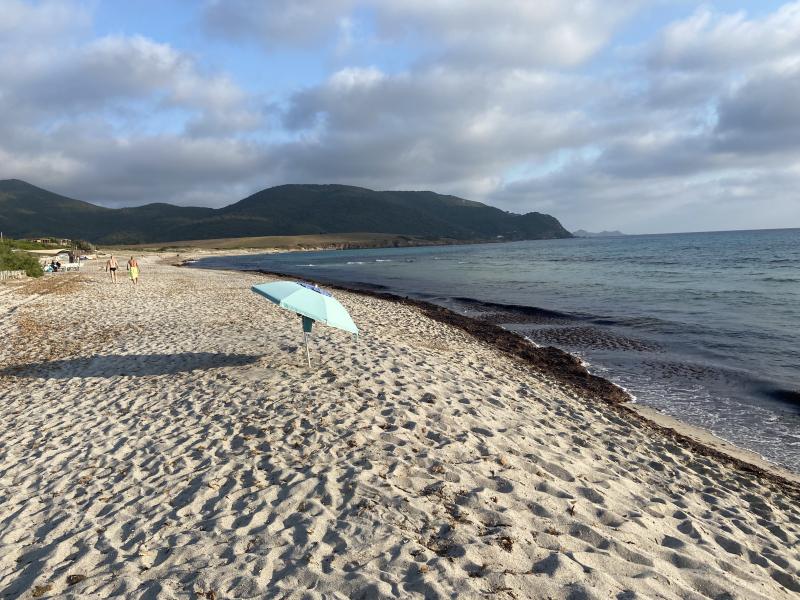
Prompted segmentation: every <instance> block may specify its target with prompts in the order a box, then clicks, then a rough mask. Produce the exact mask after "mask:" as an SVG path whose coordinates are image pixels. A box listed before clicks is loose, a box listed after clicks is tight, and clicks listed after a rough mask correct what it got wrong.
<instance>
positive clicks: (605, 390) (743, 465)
mask: <svg viewBox="0 0 800 600" xmlns="http://www.w3.org/2000/svg"><path fill="white" fill-rule="evenodd" d="M183 262H185V261H182V262H181V263H178V266H188V265H185V264H183ZM197 268H202V267H197ZM209 270H225V271H234V272H239V273H259V274H262V275H267V276H272V277H283V278H287V277H288V278H293V279H295V278H298V276H297V275H292V274H290V273H281V272H277V271H266V270H263V269H220V268H217V269H209ZM321 283H322V284H323V285H325V286H326V287H329V288H332V289H336V290H341V291H345V292H349V293H354V294H359V295H363V296H368V297H373V298H378V299H381V300H386V301H388V302H393V303H398V304H402V305H406V306H413V307H415V308H417V309H419V310H420V311H421V312H422V314H423V315H425V316H426V317H428V318H431V319H433V320H435V321H438V322H441V323H445V324H448V325H451V326H453V327H456V328H458V329H461V330H462V331H465V332H466V333H468V334H469V335H471V336H472V337H474V338H475V339H477V340H479V341H481V342H484V343H486V344H489V345H490V346H492V347H494V348H496V349H497V350H499V351H500V352H502V353H504V354H506V355H510V356H513V357H514V358H516V359H518V360H520V361H522V362H523V363H524V364H525V365H526V366H528V367H533V368H534V369H538V370H539V371H541V372H542V373H544V374H545V375H549V376H551V377H553V379H554V382H555V383H557V384H558V385H560V386H562V389H563V390H564V391H566V392H567V393H570V392H571V393H573V394H578V395H580V394H585V398H589V399H591V400H595V401H600V402H603V403H604V404H606V405H608V406H610V407H612V408H613V409H614V410H616V411H618V412H619V413H620V414H622V415H624V416H626V417H628V418H632V419H634V420H636V421H638V422H639V423H640V424H641V425H643V426H645V427H647V428H648V429H650V430H652V431H656V432H659V433H660V434H662V435H665V436H666V437H668V438H670V439H672V440H673V441H675V442H677V443H679V444H681V445H683V446H685V447H686V448H689V449H691V450H694V451H696V452H698V453H700V454H703V455H705V456H707V457H709V458H713V459H715V460H719V461H722V462H725V463H726V464H728V465H729V466H731V467H734V468H736V469H738V470H741V471H743V472H745V473H750V474H753V475H756V476H758V477H761V478H763V479H765V480H768V481H771V482H772V483H775V484H777V485H779V486H781V487H782V488H784V489H785V490H786V491H787V492H790V493H792V494H794V495H796V496H797V497H798V500H800V473H794V472H793V471H791V470H789V469H788V468H786V467H783V466H782V465H778V464H775V463H773V462H770V461H768V460H767V459H765V458H764V457H762V456H761V455H759V454H757V453H756V452H753V451H751V450H748V449H746V448H742V447H740V446H737V445H735V444H733V443H731V442H729V441H727V440H725V439H723V438H720V437H718V436H716V435H714V434H713V433H712V432H711V431H709V430H707V429H704V428H701V427H696V426H694V425H690V424H689V423H685V422H683V421H681V420H680V419H677V418H675V417H672V416H670V415H667V414H665V413H663V412H660V411H658V410H656V409H654V408H650V407H648V406H645V405H642V404H639V403H637V402H636V401H635V399H634V398H633V397H632V396H631V395H630V393H628V392H627V391H626V390H624V389H623V388H622V387H620V386H618V385H616V384H615V383H613V382H611V381H610V380H608V379H606V378H604V377H600V376H598V375H594V374H592V373H591V372H590V371H589V370H588V369H587V368H586V367H585V366H584V363H583V361H581V360H580V359H579V358H578V357H576V356H574V355H572V354H570V353H568V352H565V351H564V350H561V349H559V348H556V347H554V346H539V347H537V346H534V345H533V344H531V343H530V342H529V341H528V340H526V339H525V338H524V336H521V335H520V334H518V333H515V332H513V331H509V330H507V329H504V328H502V327H500V326H499V325H496V324H493V323H488V322H485V321H481V320H478V319H475V318H472V317H468V316H465V315H460V314H458V313H456V312H454V311H452V310H450V309H448V308H445V307H442V306H439V305H437V304H434V303H432V302H426V301H424V300H417V299H414V298H409V297H404V296H400V295H398V294H393V293H390V292H383V291H376V290H371V289H368V288H367V287H359V286H346V285H342V284H341V283H333V282H322V281H321ZM575 397H578V396H575Z"/></svg>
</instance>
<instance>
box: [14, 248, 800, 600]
mask: <svg viewBox="0 0 800 600" xmlns="http://www.w3.org/2000/svg"><path fill="white" fill-rule="evenodd" d="M141 264H142V275H141V277H142V279H141V283H140V285H139V287H138V288H134V287H133V286H132V285H131V284H130V283H129V282H127V281H126V282H125V283H124V284H119V285H116V286H114V285H111V284H110V282H109V281H108V280H107V278H106V275H105V274H104V273H101V272H99V271H87V272H84V273H83V274H80V275H74V276H72V275H68V276H65V277H53V278H52V279H51V280H49V281H47V282H35V283H32V284H28V285H25V286H18V287H15V288H8V289H5V288H0V327H2V332H3V338H2V339H3V341H4V343H3V344H2V347H0V360H1V361H2V365H3V366H2V368H1V370H0V396H2V402H0V507H2V510H0V593H2V594H3V595H4V596H5V597H28V598H29V597H48V596H56V595H60V594H63V593H67V594H73V595H74V596H75V597H93V598H101V597H107V596H112V595H125V596H128V597H131V598H156V597H158V598H194V597H206V598H234V597H236V598H248V597H250V598H252V597H292V598H323V597H326V598H380V597H398V598H409V597H426V598H445V597H447V598H450V597H459V598H472V597H475V598H483V597H486V595H487V594H490V595H492V594H494V595H496V596H497V597H500V598H502V597H509V598H603V599H605V598H620V599H623V598H626V599H628V598H656V597H658V598H698V599H699V598H769V599H771V600H775V599H779V598H795V597H797V594H798V593H800V578H799V577H798V568H800V550H799V549H798V543H797V542H798V539H799V538H800V494H798V490H797V488H793V487H792V485H791V484H783V485H782V484H780V483H776V482H772V481H768V480H765V479H762V478H758V477H757V476H755V475H752V474H748V473H745V472H743V471H740V470H736V469H734V468H733V467H731V466H727V465H725V464H720V463H719V462H718V461H716V460H715V459H713V458H710V457H708V456H706V455H704V454H703V453H702V452H701V451H699V450H696V449H690V448H687V447H682V446H680V445H678V444H676V443H674V442H673V441H671V440H670V439H669V438H667V437H662V436H661V434H659V433H658V432H654V431H652V430H650V429H648V428H646V427H643V426H642V425H641V424H638V423H637V422H635V421H632V420H630V419H626V418H625V416H624V414H623V413H620V412H618V411H616V410H614V409H613V408H611V407H609V406H608V405H607V404H604V403H601V402H599V401H595V400H589V399H586V398H582V397H580V395H579V394H573V393H567V392H564V391H561V389H560V388H559V387H558V386H556V385H555V384H554V383H553V382H552V381H549V380H548V378H547V377H546V376H545V375H543V374H540V373H537V372H535V371H533V370H532V369H531V368H530V367H528V366H526V365H524V364H523V363H521V362H520V361H518V360H516V359H514V358H513V357H510V356H507V355H504V354H501V353H499V352H498V351H496V350H495V349H494V348H492V347H491V346H489V345H486V344H484V343H482V342H479V341H477V340H475V339H474V338H472V337H470V336H469V335H468V334H467V333H465V332H463V331H460V330H457V329H454V328H452V327H450V326H448V325H445V324H443V323H439V322H436V321H433V320H430V319H428V318H427V317H424V316H423V315H422V314H421V313H420V312H419V311H418V310H417V309H416V308H414V307H412V306H403V305H399V304H395V303H391V302H387V301H385V300H380V299H376V298H370V297H365V296H360V295H356V294H350V293H347V292H337V294H336V295H337V298H339V299H340V300H341V302H342V303H343V304H344V305H345V306H346V307H347V308H348V309H349V310H350V312H351V314H352V316H353V318H354V319H355V321H356V322H357V323H358V325H359V327H360V329H361V331H362V332H363V335H362V337H361V338H360V339H359V340H354V339H353V338H351V337H350V336H347V335H345V334H343V333H341V332H338V331H335V330H331V329H328V328H325V327H317V328H315V340H314V345H313V347H312V360H313V362H314V367H313V369H311V370H309V369H308V368H307V367H306V365H305V356H304V355H303V353H302V347H301V343H302V330H301V327H300V322H299V319H298V318H297V317H296V316H294V315H292V314H291V313H288V312H286V311H282V310H280V309H278V308H276V307H275V306H273V305H270V304H269V303H267V302H266V301H264V300H263V299H261V298H259V297H257V296H256V295H255V294H253V293H251V292H250V291H249V287H250V286H251V285H252V284H253V283H255V282H262V281H264V280H265V279H266V278H265V277H263V276H262V277H256V276H252V275H246V274H238V273H231V272H219V271H200V270H189V269H180V268H177V267H173V266H169V265H167V264H160V263H158V262H157V259H155V258H148V259H144V260H142V261H141Z"/></svg>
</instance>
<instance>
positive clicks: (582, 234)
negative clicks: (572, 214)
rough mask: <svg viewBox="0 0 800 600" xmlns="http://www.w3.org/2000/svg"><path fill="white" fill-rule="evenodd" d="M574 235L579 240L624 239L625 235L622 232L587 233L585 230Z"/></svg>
mask: <svg viewBox="0 0 800 600" xmlns="http://www.w3.org/2000/svg"><path fill="white" fill-rule="evenodd" d="M572 235H573V236H575V237H579V238H596V237H622V236H624V235H625V234H624V233H622V232H621V231H598V232H592V231H586V230H585V229H578V230H577V231H573V232H572Z"/></svg>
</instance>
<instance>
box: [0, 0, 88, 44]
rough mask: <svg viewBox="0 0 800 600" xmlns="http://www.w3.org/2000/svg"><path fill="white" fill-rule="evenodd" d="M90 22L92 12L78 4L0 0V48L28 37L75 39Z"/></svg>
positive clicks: (66, 0) (60, 1) (50, 1)
mask: <svg viewBox="0 0 800 600" xmlns="http://www.w3.org/2000/svg"><path fill="white" fill-rule="evenodd" d="M90 23H91V17H90V15H89V13H88V12H87V11H86V10H85V9H84V8H83V7H82V6H81V5H80V4H77V3H76V2H71V1H68V0H48V1H43V2H35V3H31V2H23V1H22V0H0V45H3V44H7V43H9V42H10V41H12V40H14V41H15V42H18V41H24V40H25V39H26V38H40V37H47V38H50V39H53V38H58V37H61V36H65V35H69V36H71V35H73V34H74V33H75V30H76V29H83V28H86V27H88V25H89V24H90Z"/></svg>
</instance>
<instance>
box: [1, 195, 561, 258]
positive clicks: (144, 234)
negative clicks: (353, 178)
mask: <svg viewBox="0 0 800 600" xmlns="http://www.w3.org/2000/svg"><path fill="white" fill-rule="evenodd" d="M0 231H3V232H5V234H6V235H10V236H13V237H18V238H31V237H40V236H58V237H68V238H81V239H87V240H89V241H92V242H95V243H103V244H135V243H158V242H172V241H179V240H202V239H213V238H233V237H254V236H272V235H303V234H335V233H351V232H357V231H360V232H370V233H390V234H402V235H413V236H419V237H425V238H451V239H457V240H464V241H474V240H495V239H499V238H502V239H506V240H522V239H549V238H566V237H571V234H570V233H569V232H568V231H567V230H566V229H564V228H563V227H562V226H561V224H560V223H559V222H558V220H556V219H555V218H554V217H551V216H550V215H545V214H540V213H527V214H525V215H517V214H513V213H508V212H504V211H502V210H500V209H498V208H494V207H491V206H487V205H485V204H481V203H480V202H473V201H470V200H464V199H463V198H458V197H456V196H445V195H441V194H436V193H434V192H395V191H388V192H376V191H373V190H369V189H366V188H359V187H353V186H346V185H282V186H278V187H272V188H268V189H266V190H262V191H260V192H258V193H256V194H253V195H252V196H249V197H247V198H245V199H244V200H240V201H239V202H236V203H235V204H231V205H229V206H225V207H223V208H219V209H212V208H198V207H183V206H173V205H171V204H147V205H145V206H138V207H131V208H120V209H110V208H104V207H100V206H96V205H94V204H89V203H87V202H82V201H80V200H74V199H72V198H66V197H64V196H59V195H58V194H54V193H52V192H48V191H47V190H43V189H41V188H38V187H35V186H33V185H30V184H28V183H25V182H24V181H19V180H17V179H9V180H4V181H0Z"/></svg>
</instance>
